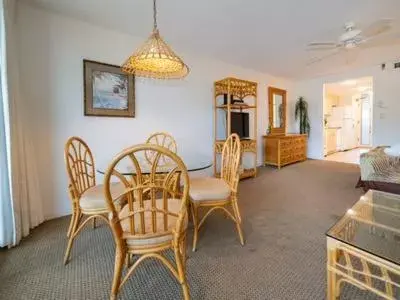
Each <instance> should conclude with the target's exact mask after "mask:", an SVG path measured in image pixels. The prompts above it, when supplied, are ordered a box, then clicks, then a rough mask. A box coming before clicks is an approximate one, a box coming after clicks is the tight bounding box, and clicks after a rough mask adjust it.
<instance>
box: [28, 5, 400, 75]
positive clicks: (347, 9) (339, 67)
mask: <svg viewBox="0 0 400 300" xmlns="http://www.w3.org/2000/svg"><path fill="white" fill-rule="evenodd" d="M25 1H26V2H29V3H34V4H35V5H38V6H40V7H42V8H45V9H49V10H52V11H55V12H57V13H61V14H64V15H67V16H70V17H74V18H77V19H81V20H84V21H87V22H91V23H93V24H97V25H101V26H103V27H107V28H110V29H113V30H118V31H121V32H125V33H129V34H132V35H135V36H140V37H143V38H145V37H147V36H148V34H149V33H150V31H151V29H152V1H151V0H25ZM383 18H391V19H394V20H397V21H398V20H400V0H197V1H196V0H158V23H159V27H160V32H161V34H162V35H163V36H164V38H165V39H166V40H167V41H168V42H169V43H170V44H171V45H172V47H173V48H174V49H175V50H176V51H177V52H178V53H180V52H183V53H192V54H195V55H203V56H206V57H213V58H216V59H219V60H222V61H225V62H229V63H232V64H237V65H240V66H243V67H247V68H251V69H255V70H258V71H261V72H266V73H270V74H273V75H277V76H283V77H297V78H300V77H313V76H317V75H321V74H328V73H335V72H340V71H344V70H347V69H350V68H358V67H362V66H367V65H373V64H379V63H381V62H383V61H385V60H387V59H394V58H396V56H397V58H399V57H400V26H398V25H395V26H394V28H393V29H392V30H391V32H388V33H387V34H393V33H396V32H397V33H398V34H397V36H398V37H399V40H398V42H397V43H394V44H393V45H388V46H385V47H379V48H371V49H367V50H363V51H362V52H361V53H359V55H358V56H357V57H358V58H357V60H356V61H354V62H353V63H351V64H346V59H345V58H344V57H343V56H336V57H334V58H331V59H328V60H325V61H322V62H320V63H317V64H313V65H311V66H308V67H307V66H306V63H307V61H309V60H310V59H311V58H315V57H317V56H318V55H319V53H315V52H310V51H306V50H305V49H306V45H307V43H308V42H312V41H319V40H325V41H326V40H328V41H330V40H337V38H338V36H339V35H340V34H341V33H342V26H343V24H344V23H345V22H348V21H354V22H356V23H357V24H359V25H360V26H361V27H366V26H367V25H368V24H370V23H372V22H374V21H377V20H379V19H383ZM397 24H400V22H397Z"/></svg>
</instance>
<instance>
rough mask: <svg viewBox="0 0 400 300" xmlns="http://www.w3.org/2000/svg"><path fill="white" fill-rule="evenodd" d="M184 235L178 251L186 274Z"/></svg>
mask: <svg viewBox="0 0 400 300" xmlns="http://www.w3.org/2000/svg"><path fill="white" fill-rule="evenodd" d="M186 248H187V246H186V234H185V236H184V237H183V238H182V241H181V244H180V251H181V254H182V262H183V268H184V270H185V272H186V260H187V251H186Z"/></svg>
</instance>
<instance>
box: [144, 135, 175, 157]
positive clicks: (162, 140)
mask: <svg viewBox="0 0 400 300" xmlns="http://www.w3.org/2000/svg"><path fill="white" fill-rule="evenodd" d="M146 143H147V144H154V145H158V146H162V147H165V148H167V149H168V150H170V151H171V152H173V153H175V154H176V153H177V152H178V149H177V146H176V141H175V139H174V137H173V136H172V135H170V134H169V133H166V132H156V133H153V134H151V135H150V136H149V138H148V139H147V141H146ZM145 154H146V159H147V160H148V162H149V163H150V162H151V161H153V159H154V153H152V152H151V151H147V152H146V153H145ZM164 159H166V157H165V156H164ZM161 163H163V164H164V165H166V164H168V163H169V162H168V161H167V160H165V161H161Z"/></svg>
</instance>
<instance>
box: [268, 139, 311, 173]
mask: <svg viewBox="0 0 400 300" xmlns="http://www.w3.org/2000/svg"><path fill="white" fill-rule="evenodd" d="M263 138H264V164H265V165H273V166H277V167H278V168H279V169H280V168H281V167H282V166H285V165H288V164H291V163H295V162H299V161H304V160H306V159H307V135H306V134H282V135H264V136H263Z"/></svg>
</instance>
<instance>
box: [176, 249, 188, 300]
mask: <svg viewBox="0 0 400 300" xmlns="http://www.w3.org/2000/svg"><path fill="white" fill-rule="evenodd" d="M174 252H175V260H176V266H177V269H178V276H179V283H180V284H181V287H182V292H183V299H184V300H189V299H190V294H189V286H188V284H187V281H186V274H185V273H186V272H185V269H186V265H184V263H185V262H184V261H185V260H184V259H183V256H182V254H181V251H180V249H175V251H174Z"/></svg>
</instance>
